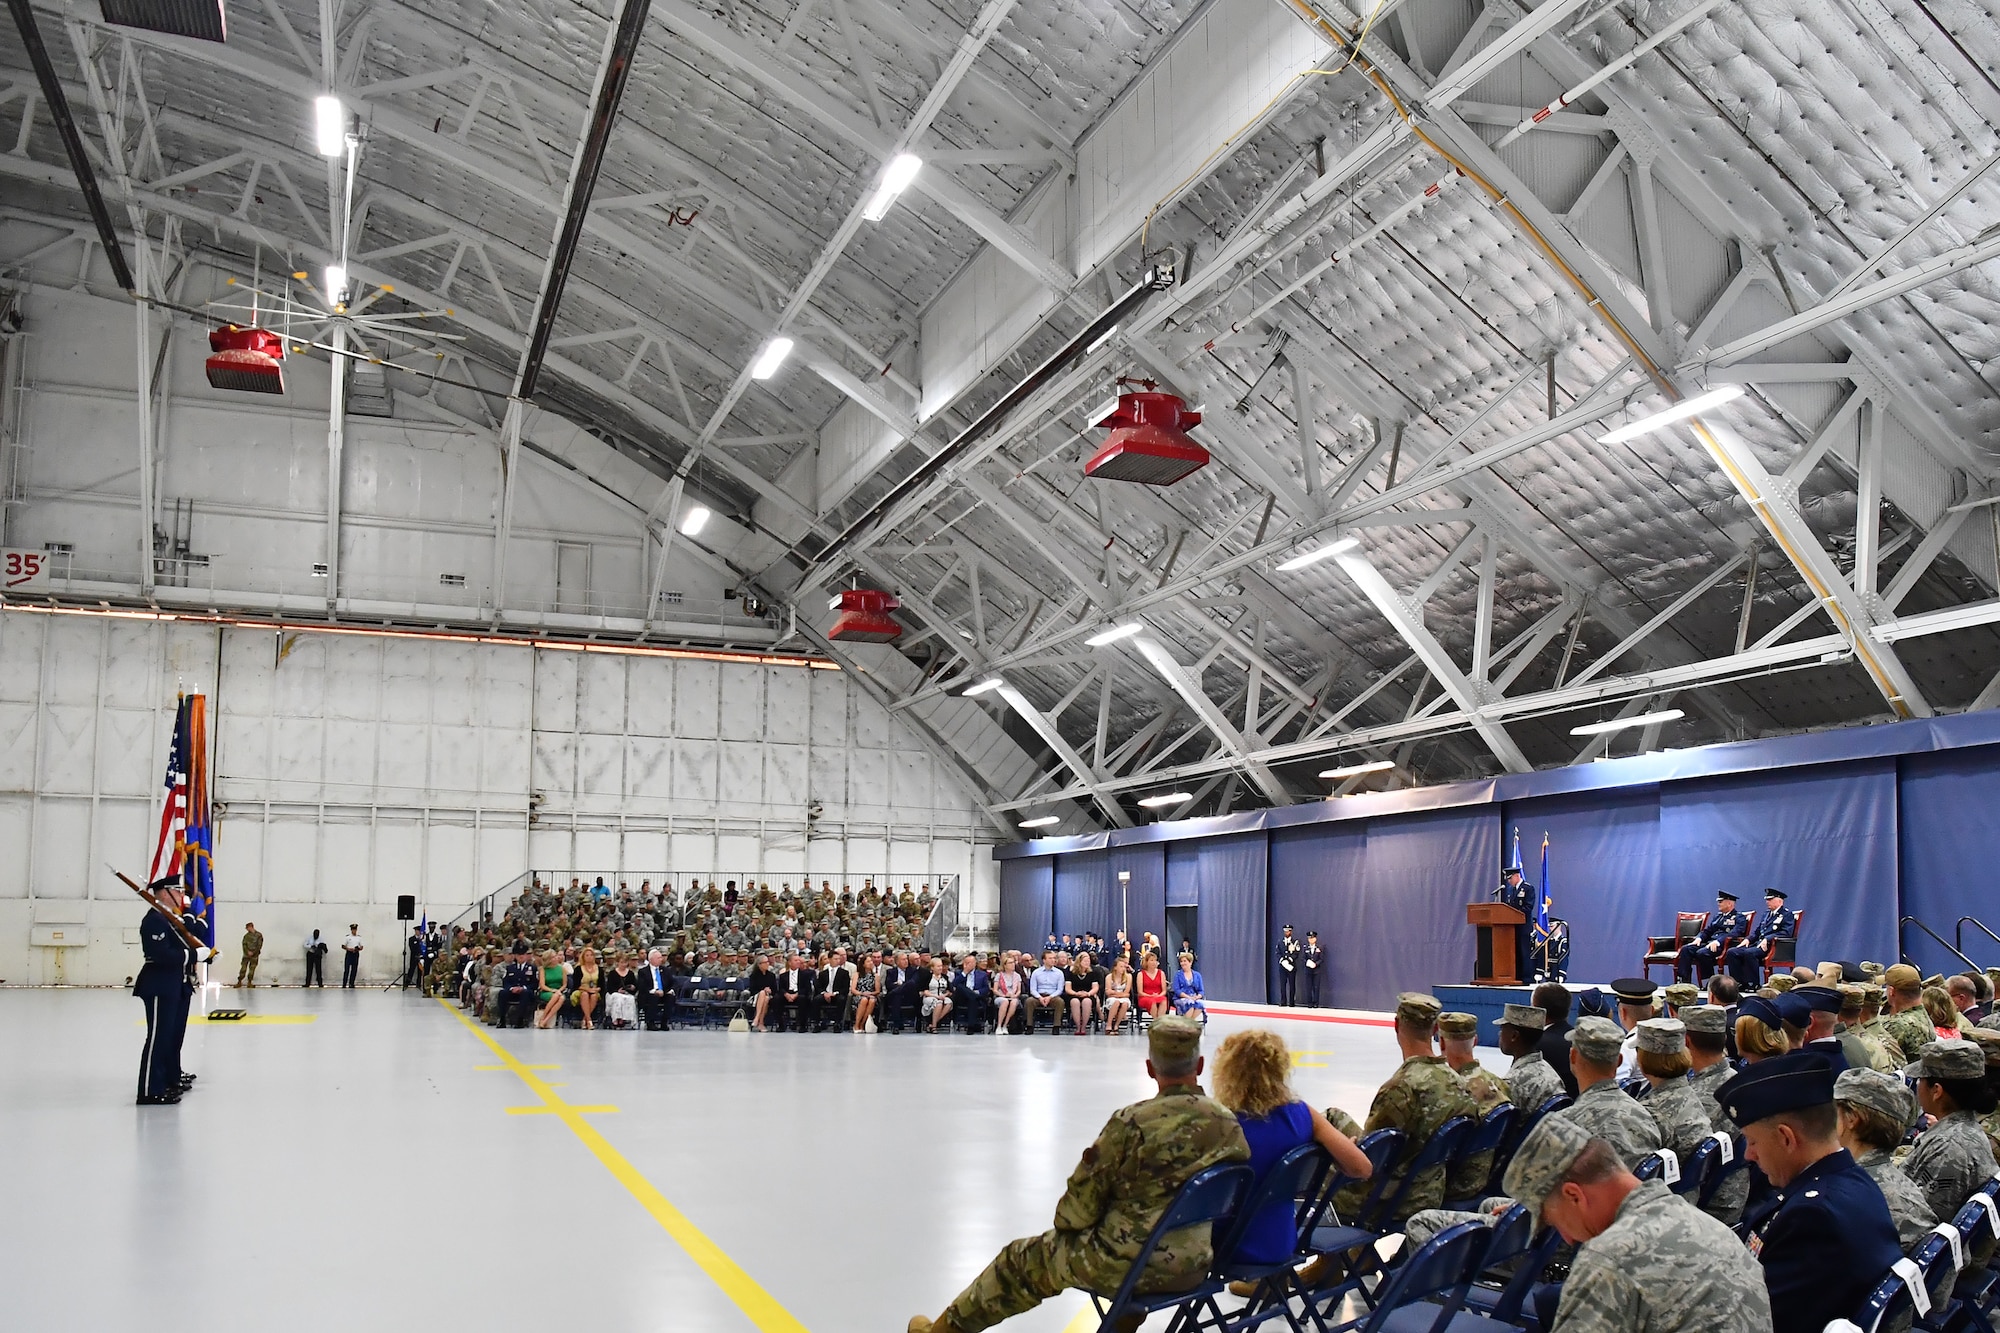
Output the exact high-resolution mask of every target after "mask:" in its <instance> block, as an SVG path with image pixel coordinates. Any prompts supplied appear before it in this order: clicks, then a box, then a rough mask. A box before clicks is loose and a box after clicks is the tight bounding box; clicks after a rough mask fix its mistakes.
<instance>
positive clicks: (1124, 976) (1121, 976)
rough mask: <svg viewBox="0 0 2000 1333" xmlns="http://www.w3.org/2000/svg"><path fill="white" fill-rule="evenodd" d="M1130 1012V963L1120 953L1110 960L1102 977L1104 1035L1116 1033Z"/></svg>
mask: <svg viewBox="0 0 2000 1333" xmlns="http://www.w3.org/2000/svg"><path fill="white" fill-rule="evenodd" d="M1131 1012H1132V964H1131V963H1130V962H1128V961H1127V960H1126V958H1125V955H1124V954H1122V953H1121V954H1119V955H1118V956H1117V957H1116V958H1114V959H1112V960H1111V971H1110V972H1108V973H1106V974H1105V977H1104V1035H1105V1036H1107V1037H1109V1036H1111V1035H1113V1034H1114V1033H1116V1032H1117V1031H1118V1030H1119V1029H1120V1028H1121V1027H1123V1026H1124V1024H1125V1018H1126V1016H1127V1015H1128V1014H1130V1013H1131Z"/></svg>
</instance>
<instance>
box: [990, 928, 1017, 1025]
mask: <svg viewBox="0 0 2000 1333" xmlns="http://www.w3.org/2000/svg"><path fill="white" fill-rule="evenodd" d="M1018 957H1019V955H1018V954H1016V953H1015V952H1014V950H1012V949H1009V950H1008V951H1007V952H1006V953H1005V954H1003V955H1002V956H1001V958H1000V970H999V971H998V972H995V973H994V974H993V1035H994V1036H996V1037H1004V1036H1006V1035H1007V1031H1008V1029H1009V1028H1010V1027H1012V1026H1013V1023H1014V1011H1015V1010H1017V1009H1019V1008H1020V1007H1021V974H1020V973H1019V972H1018V971H1016V970H1015V968H1016V967H1017V966H1018V964H1017V963H1016V961H1015V960H1016V959H1017V958H1018Z"/></svg>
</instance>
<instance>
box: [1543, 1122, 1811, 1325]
mask: <svg viewBox="0 0 2000 1333" xmlns="http://www.w3.org/2000/svg"><path fill="white" fill-rule="evenodd" d="M1505 1188H1506V1190H1507V1193H1508V1194H1509V1195H1510V1196H1511V1197H1513V1198H1515V1199H1517V1200H1519V1201H1520V1202H1521V1203H1522V1204H1523V1205H1525V1206H1526V1207H1527V1209H1528V1213H1529V1216H1530V1217H1532V1218H1533V1219H1534V1220H1535V1222H1536V1224H1537V1225H1547V1226H1552V1227H1554V1228H1555V1229H1556V1230H1557V1231H1558V1232H1560V1233H1562V1238H1563V1239H1564V1240H1566V1241H1568V1242H1570V1243H1571V1244H1572V1245H1575V1246H1577V1247H1578V1249H1577V1252H1576V1259H1575V1261H1574V1262H1573V1263H1572V1264H1571V1266H1570V1273H1569V1280H1568V1281H1566V1282H1564V1283H1563V1284H1562V1287H1561V1288H1560V1291H1561V1296H1560V1299H1559V1300H1558V1301H1557V1302H1556V1306H1555V1311H1554V1314H1553V1317H1552V1318H1547V1317H1545V1318H1544V1319H1543V1320H1542V1326H1543V1327H1544V1328H1547V1329H1549V1331H1550V1333H1632V1331H1633V1330H1639V1329H1643V1330H1645V1333H1771V1329H1772V1319H1771V1313H1772V1311H1771V1300H1770V1297H1769V1296H1768V1295H1767V1294H1766V1292H1765V1289H1764V1280H1763V1276H1762V1274H1760V1273H1759V1272H1758V1270H1757V1263H1756V1261H1755V1260H1754V1259H1752V1258H1751V1257H1750V1255H1749V1254H1748V1252H1746V1251H1745V1250H1744V1248H1743V1244H1742V1242H1741V1241H1739V1240H1737V1239H1736V1237H1735V1235H1734V1234H1732V1233H1731V1232H1730V1230H1729V1228H1728V1227H1725V1226H1723V1225H1722V1224H1721V1223H1720V1222H1717V1221H1716V1220H1715V1219H1713V1218H1710V1217H1704V1216H1702V1215H1701V1214H1700V1213H1698V1212H1696V1211H1695V1209H1694V1206H1693V1205H1692V1204H1690V1203H1689V1202H1688V1201H1687V1200H1686V1199H1683V1198H1680V1197H1679V1196H1677V1195H1675V1194H1674V1193H1673V1192H1672V1191H1671V1190H1670V1189H1668V1187H1667V1184H1666V1182H1665V1181H1663V1180H1648V1181H1645V1182H1643V1183H1642V1182H1641V1181H1640V1180H1639V1178H1638V1177H1637V1176H1634V1175H1633V1174H1632V1172H1631V1170H1630V1168H1629V1167H1627V1166H1626V1164H1625V1163H1624V1162H1622V1161H1620V1160H1619V1157H1618V1151H1617V1149H1615V1148H1613V1147H1612V1146H1611V1145H1610V1144H1609V1143H1606V1142H1605V1141H1604V1140H1603V1139H1597V1138H1592V1137H1591V1136H1590V1135H1589V1133H1587V1132H1586V1131H1585V1130H1584V1129H1582V1128H1581V1127H1580V1126H1578V1125H1575V1124H1573V1123H1571V1122H1568V1121H1565V1120H1562V1119H1559V1118H1557V1117H1555V1116H1548V1117H1544V1118H1543V1119H1542V1120H1541V1121H1540V1122H1539V1123H1538V1124H1536V1126H1535V1127H1534V1129H1533V1130H1531V1131H1529V1134H1528V1137H1527V1138H1526V1139H1524V1140H1523V1141H1522V1143H1521V1147H1520V1150H1519V1151H1518V1152H1516V1153H1515V1154H1514V1160H1513V1161H1512V1162H1510V1163H1509V1164H1508V1166H1507V1175H1506V1179H1505Z"/></svg>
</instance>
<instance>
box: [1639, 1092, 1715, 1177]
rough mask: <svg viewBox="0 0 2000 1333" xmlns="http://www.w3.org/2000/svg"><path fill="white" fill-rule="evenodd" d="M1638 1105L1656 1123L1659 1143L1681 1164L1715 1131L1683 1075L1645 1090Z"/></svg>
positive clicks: (1697, 1096) (1699, 1098)
mask: <svg viewBox="0 0 2000 1333" xmlns="http://www.w3.org/2000/svg"><path fill="white" fill-rule="evenodd" d="M1639 1105H1640V1106H1642V1107H1644V1108H1645V1109H1646V1111H1647V1112H1648V1113H1649V1114H1650V1115H1651V1116H1652V1117H1653V1123H1654V1124H1655V1125H1656V1126H1658V1127H1659V1131H1660V1146H1661V1147H1663V1148H1671V1149H1673V1150H1674V1156H1676V1157H1678V1158H1680V1161H1681V1166H1682V1167H1686V1166H1687V1164H1688V1159H1689V1158H1691V1157H1693V1156H1694V1152H1695V1149H1697V1148H1699V1147H1700V1146H1701V1145H1702V1141H1703V1140H1704V1139H1706V1138H1707V1137H1708V1136H1709V1135H1710V1134H1712V1133H1714V1132H1715V1131H1714V1127H1713V1126H1712V1125H1711V1124H1710V1122H1709V1117H1708V1112H1706V1111H1704V1110H1703V1109H1702V1105H1701V1096H1700V1094H1699V1093H1697V1092H1696V1091H1695V1090H1694V1089H1693V1088H1692V1087H1691V1086H1689V1084H1688V1081H1687V1080H1686V1079H1684V1078H1676V1079H1669V1080H1667V1081H1666V1082H1665V1083H1662V1084H1661V1085H1660V1086H1659V1087H1657V1088H1654V1089H1652V1090H1651V1091H1649V1092H1647V1093H1646V1095H1645V1096H1644V1097H1642V1098H1641V1099H1640V1100H1639Z"/></svg>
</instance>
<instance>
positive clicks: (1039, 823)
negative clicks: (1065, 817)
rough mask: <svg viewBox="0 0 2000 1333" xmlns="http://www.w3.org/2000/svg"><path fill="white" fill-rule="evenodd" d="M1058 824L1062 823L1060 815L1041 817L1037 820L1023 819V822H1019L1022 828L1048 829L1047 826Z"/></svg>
mask: <svg viewBox="0 0 2000 1333" xmlns="http://www.w3.org/2000/svg"><path fill="white" fill-rule="evenodd" d="M1060 823H1062V816H1061V815H1042V816H1040V817H1038V818H1035V819H1024V820H1022V821H1021V827H1022V828H1047V827H1048V826H1049V825H1051V824H1060Z"/></svg>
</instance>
